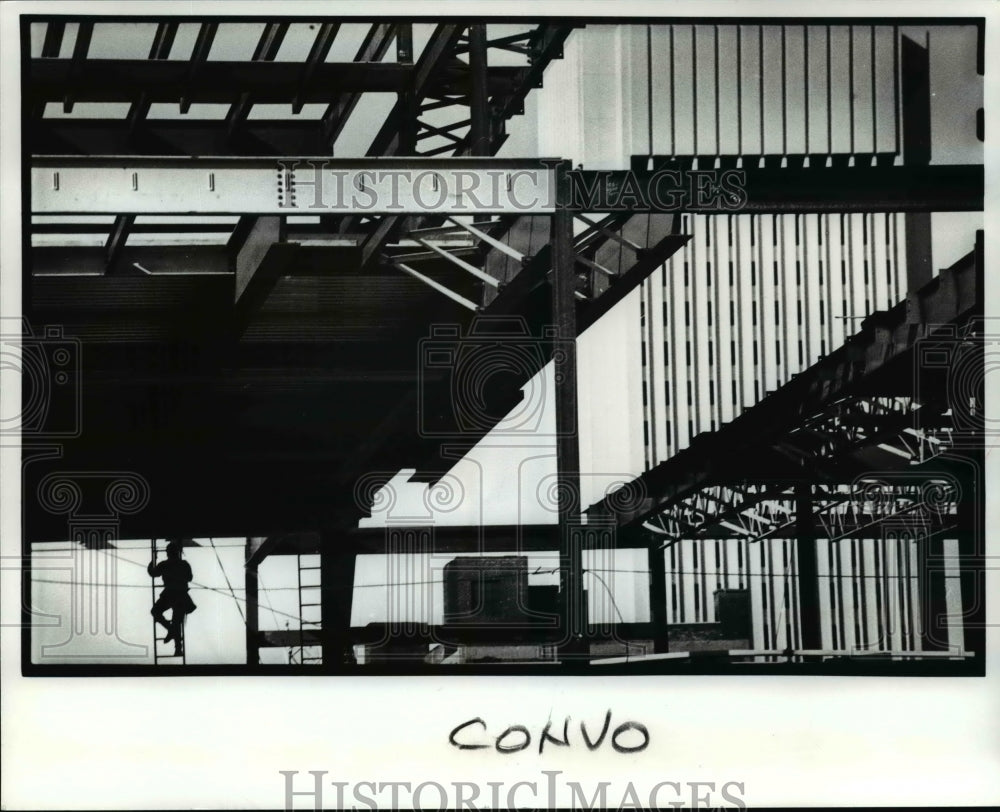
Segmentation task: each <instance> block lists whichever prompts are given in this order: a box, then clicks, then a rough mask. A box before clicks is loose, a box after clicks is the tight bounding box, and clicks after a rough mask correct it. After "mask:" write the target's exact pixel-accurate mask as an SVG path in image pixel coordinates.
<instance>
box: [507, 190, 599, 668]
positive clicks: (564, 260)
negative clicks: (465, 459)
mask: <svg viewBox="0 0 1000 812" xmlns="http://www.w3.org/2000/svg"><path fill="white" fill-rule="evenodd" d="M557 184H559V185H560V188H559V192H560V194H562V195H565V193H566V189H565V177H564V175H562V173H560V175H559V176H558V179H557ZM563 200H565V197H563ZM551 229H552V232H551V234H552V236H551V246H552V248H551V256H552V324H553V327H554V328H555V331H556V341H555V344H554V346H553V366H554V370H553V376H554V379H555V406H556V477H557V493H558V509H559V531H560V547H559V581H560V595H559V609H560V620H561V629H562V631H563V634H564V636H565V638H567V642H566V643H565V644H564V645H563V647H562V654H561V656H563V657H566V658H567V659H572V658H574V657H575V656H578V655H580V654H581V653H582V652H581V649H580V644H581V642H582V638H583V636H584V634H585V632H586V628H585V624H586V622H587V607H586V604H585V594H584V589H583V551H582V549H581V543H580V534H579V533H578V532H576V531H578V530H579V526H580V442H579V433H578V426H579V422H578V420H579V417H578V411H579V410H578V408H577V397H578V393H577V364H576V351H577V347H576V338H577V326H576V300H575V297H574V293H575V290H576V263H575V261H574V253H573V214H572V212H571V211H570V210H569V209H568V208H560V209H557V210H556V212H555V213H554V214H553V215H552V222H551ZM522 273H523V271H522Z"/></svg>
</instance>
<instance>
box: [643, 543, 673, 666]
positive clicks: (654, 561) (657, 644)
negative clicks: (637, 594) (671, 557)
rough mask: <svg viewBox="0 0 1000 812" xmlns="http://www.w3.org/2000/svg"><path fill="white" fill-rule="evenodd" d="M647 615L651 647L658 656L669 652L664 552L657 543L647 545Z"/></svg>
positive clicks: (662, 547)
mask: <svg viewBox="0 0 1000 812" xmlns="http://www.w3.org/2000/svg"><path fill="white" fill-rule="evenodd" d="M647 558H648V561H649V615H650V624H651V626H652V629H653V631H652V633H653V647H654V651H655V652H656V653H658V654H660V653H664V652H667V651H670V641H669V627H668V625H667V576H666V570H667V564H666V550H665V548H664V546H663V545H662V544H660V543H659V542H654V543H652V544H650V545H649V553H648V556H647Z"/></svg>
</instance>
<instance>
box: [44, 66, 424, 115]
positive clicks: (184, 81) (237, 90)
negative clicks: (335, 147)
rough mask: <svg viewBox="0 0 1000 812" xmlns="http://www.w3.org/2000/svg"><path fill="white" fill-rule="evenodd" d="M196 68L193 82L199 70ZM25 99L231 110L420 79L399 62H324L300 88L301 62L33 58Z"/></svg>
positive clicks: (395, 87)
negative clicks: (238, 103)
mask: <svg viewBox="0 0 1000 812" xmlns="http://www.w3.org/2000/svg"><path fill="white" fill-rule="evenodd" d="M194 68H196V72H195V73H194V78H192V69H194ZM29 71H30V73H29V77H28V83H27V86H26V88H25V93H26V95H27V96H28V97H29V98H31V99H33V100H35V101H39V102H47V101H62V99H63V96H64V95H65V94H66V93H71V94H72V95H73V98H75V99H76V100H77V101H88V102H127V101H133V100H134V99H136V98H138V97H139V95H140V94H142V93H145V94H146V98H147V99H148V100H149V101H151V102H178V101H183V103H185V104H187V105H188V106H190V104H191V103H193V102H203V103H214V104H226V103H232V101H233V98H234V96H239V94H241V93H246V94H248V101H251V102H253V103H255V104H257V103H274V104H280V103H285V104H287V103H288V102H289V100H290V99H295V98H298V99H299V100H300V101H304V102H326V101H328V100H329V99H330V96H331V94H332V93H333V92H336V93H361V92H373V93H378V92H382V93H385V92H398V91H401V90H405V89H406V88H407V87H408V86H409V85H410V83H411V82H412V81H413V76H414V68H413V67H412V66H410V65H399V64H396V63H356V62H344V63H333V62H323V63H320V64H317V65H316V67H315V69H314V72H313V74H312V77H311V78H312V82H311V83H310V84H308V85H306V86H304V87H303V86H302V85H301V76H302V65H301V64H300V63H297V62H267V61H261V62H228V61H227V62H223V61H216V60H211V61H208V60H206V61H204V62H184V61H179V60H167V59H164V60H147V59H87V60H85V61H84V63H83V69H82V70H81V69H80V66H79V65H78V64H77V63H76V62H74V61H73V60H72V59H46V60H42V59H34V60H32V61H31V63H30V65H29Z"/></svg>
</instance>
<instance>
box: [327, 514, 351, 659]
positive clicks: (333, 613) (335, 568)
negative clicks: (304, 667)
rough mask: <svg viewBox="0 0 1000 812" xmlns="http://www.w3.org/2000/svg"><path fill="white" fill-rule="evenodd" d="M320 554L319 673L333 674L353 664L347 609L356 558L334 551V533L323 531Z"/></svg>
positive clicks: (337, 543)
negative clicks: (320, 619) (321, 654)
mask: <svg viewBox="0 0 1000 812" xmlns="http://www.w3.org/2000/svg"><path fill="white" fill-rule="evenodd" d="M320 543H321V553H320V602H321V603H322V606H321V607H320V611H321V613H322V614H321V617H322V618H323V623H322V626H321V627H320V638H321V640H322V648H323V670H324V671H326V672H327V673H332V674H336V673H339V672H341V671H343V670H344V666H345V665H351V664H353V663H354V651H353V649H352V647H351V607H352V604H353V599H354V570H355V566H356V564H357V555H356V554H355V553H354V552H353V551H349V550H343V549H338V548H339V547H340V545H341V539H340V537H339V534H337V533H336V532H325V533H323V535H322V540H321V542H320Z"/></svg>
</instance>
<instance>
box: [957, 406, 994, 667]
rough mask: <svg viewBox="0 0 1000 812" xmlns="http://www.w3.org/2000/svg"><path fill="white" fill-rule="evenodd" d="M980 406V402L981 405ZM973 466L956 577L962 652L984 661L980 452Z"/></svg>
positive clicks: (961, 512)
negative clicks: (959, 599)
mask: <svg viewBox="0 0 1000 812" xmlns="http://www.w3.org/2000/svg"><path fill="white" fill-rule="evenodd" d="M980 403H982V401H980ZM970 457H971V461H972V462H973V464H972V465H970V466H969V469H970V470H969V473H968V475H967V476H965V477H963V479H964V481H963V482H962V498H961V500H960V502H959V504H958V563H957V566H958V574H959V579H958V580H959V589H960V591H961V596H962V597H961V606H962V616H961V618H960V619H959V618H954V619H952V620H951V622H952V623H956V622H958V623H961V624H962V648H963V649H964V650H965V651H966V652H974V653H975V654H976V657H977V658H978V659H979V660H980V662H982V661H983V656H984V652H985V645H986V624H985V620H986V568H985V560H984V557H983V556H984V553H985V549H984V535H983V532H982V527H981V524H980V522H979V521H978V520H977V516H976V514H977V513H980V512H981V511H982V505H983V500H984V499H985V498H986V492H985V490H984V488H983V476H982V471H983V462H984V459H983V452H982V450H981V449H977V450H976V451H974V452H972V453H971V454H970Z"/></svg>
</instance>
